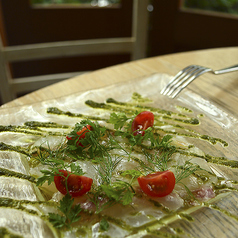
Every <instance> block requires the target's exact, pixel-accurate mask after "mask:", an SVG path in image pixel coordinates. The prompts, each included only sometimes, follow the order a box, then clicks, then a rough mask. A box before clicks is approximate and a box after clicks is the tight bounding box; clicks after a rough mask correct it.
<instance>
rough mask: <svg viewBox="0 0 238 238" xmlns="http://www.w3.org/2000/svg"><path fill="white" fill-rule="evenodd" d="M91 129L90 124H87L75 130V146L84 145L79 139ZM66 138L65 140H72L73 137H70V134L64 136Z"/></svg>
mask: <svg viewBox="0 0 238 238" xmlns="http://www.w3.org/2000/svg"><path fill="white" fill-rule="evenodd" d="M91 130H92V126H90V125H87V126H85V127H83V129H82V130H81V131H78V132H77V135H78V136H77V137H76V138H74V139H75V140H77V142H76V145H77V146H81V147H84V145H83V144H82V143H81V142H80V140H82V139H84V138H85V134H86V133H87V132H89V131H91ZM66 138H67V140H73V138H72V137H70V136H66Z"/></svg>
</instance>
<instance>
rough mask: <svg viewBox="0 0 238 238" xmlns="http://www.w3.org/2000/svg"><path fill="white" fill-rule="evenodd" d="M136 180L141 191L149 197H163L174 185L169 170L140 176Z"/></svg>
mask: <svg viewBox="0 0 238 238" xmlns="http://www.w3.org/2000/svg"><path fill="white" fill-rule="evenodd" d="M137 180H138V183H139V185H140V187H141V189H142V191H143V192H144V193H145V194H147V195H148V196H151V197H164V196H166V195H168V194H170V193H171V192H172V191H173V189H174V186H175V176H174V173H173V172H172V171H170V170H167V171H159V172H156V173H152V174H148V175H146V176H141V177H139V178H137Z"/></svg>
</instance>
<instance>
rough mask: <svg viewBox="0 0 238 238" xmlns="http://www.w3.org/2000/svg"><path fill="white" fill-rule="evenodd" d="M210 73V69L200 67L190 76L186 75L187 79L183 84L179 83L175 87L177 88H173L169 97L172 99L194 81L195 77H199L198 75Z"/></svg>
mask: <svg viewBox="0 0 238 238" xmlns="http://www.w3.org/2000/svg"><path fill="white" fill-rule="evenodd" d="M209 71H212V69H209V68H205V67H202V66H199V68H198V69H197V70H195V71H194V72H193V73H192V74H191V75H188V77H187V78H186V80H183V82H181V83H180V84H179V85H176V86H177V87H176V88H175V90H173V92H171V93H170V94H169V96H171V97H172V98H175V97H176V96H177V95H178V94H179V93H180V92H181V91H182V90H183V89H184V88H186V87H187V86H188V85H189V84H190V83H191V82H192V81H193V80H194V79H196V78H197V77H199V76H200V75H202V74H204V73H206V72H209Z"/></svg>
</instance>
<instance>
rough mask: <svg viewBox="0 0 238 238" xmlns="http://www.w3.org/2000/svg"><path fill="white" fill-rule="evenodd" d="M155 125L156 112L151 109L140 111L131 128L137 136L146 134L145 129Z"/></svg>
mask: <svg viewBox="0 0 238 238" xmlns="http://www.w3.org/2000/svg"><path fill="white" fill-rule="evenodd" d="M153 125H154V114H153V113H152V112H149V111H144V112H141V113H139V114H138V115H137V116H136V117H135V118H134V120H133V122H132V125H131V130H132V132H133V135H134V136H136V135H138V134H141V135H142V136H143V135H144V134H145V130H146V129H147V128H149V127H152V126H153Z"/></svg>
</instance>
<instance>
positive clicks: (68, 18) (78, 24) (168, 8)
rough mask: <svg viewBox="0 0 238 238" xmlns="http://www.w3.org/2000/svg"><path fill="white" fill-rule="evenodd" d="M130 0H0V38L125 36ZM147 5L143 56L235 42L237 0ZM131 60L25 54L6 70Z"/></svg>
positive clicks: (44, 70) (35, 71)
mask: <svg viewBox="0 0 238 238" xmlns="http://www.w3.org/2000/svg"><path fill="white" fill-rule="evenodd" d="M139 1H141V0H139ZM142 1H143V0H142ZM133 4H134V0H11V1H9V0H0V16H1V25H0V27H1V34H2V36H3V44H4V45H6V46H17V45H26V44H34V43H44V42H54V41H71V40H72V41H73V40H84V39H101V38H116V37H130V36H131V34H132V25H131V22H132V14H133ZM146 8H147V9H146V11H147V13H148V23H147V27H146V33H145V34H146V39H147V41H146V54H145V57H152V56H158V55H164V54H171V53H177V52H182V51H191V50H199V49H207V48H216V47H227V46H238V34H237V29H238V0H173V1H164V0H150V1H148V5H147V6H146ZM140 17H142V16H139V18H140ZM130 60H131V57H130V55H129V54H128V53H115V54H112V53H110V54H106V53H105V54H102V55H96V54H95V55H93V54H90V55H88V56H87V55H83V56H73V57H69V58H67V59H66V58H64V57H63V58H57V59H54V60H53V59H40V60H30V61H24V62H13V63H11V73H12V75H14V77H17V78H18V77H27V76H33V75H43V74H55V73H59V72H60V73H63V72H72V71H92V70H97V69H100V68H104V67H108V66H112V65H116V64H120V63H124V62H128V61H130ZM25 93H28V90H27V89H26V92H25ZM21 95H22V94H20V95H18V96H21Z"/></svg>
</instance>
